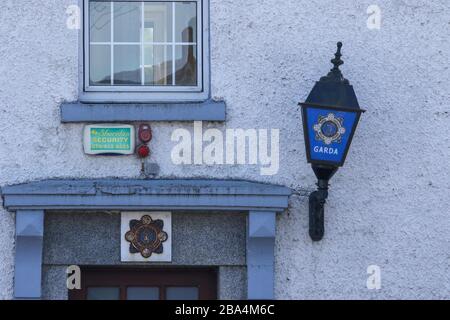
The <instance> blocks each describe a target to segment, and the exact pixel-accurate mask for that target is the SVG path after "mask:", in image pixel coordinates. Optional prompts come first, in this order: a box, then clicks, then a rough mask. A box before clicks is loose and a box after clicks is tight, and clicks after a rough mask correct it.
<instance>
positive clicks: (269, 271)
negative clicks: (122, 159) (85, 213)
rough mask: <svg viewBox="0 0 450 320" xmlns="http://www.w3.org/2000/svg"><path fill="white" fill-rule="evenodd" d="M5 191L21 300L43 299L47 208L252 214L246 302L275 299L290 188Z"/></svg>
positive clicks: (126, 183) (228, 184)
mask: <svg viewBox="0 0 450 320" xmlns="http://www.w3.org/2000/svg"><path fill="white" fill-rule="evenodd" d="M1 193H2V197H3V205H4V207H5V208H6V209H7V210H9V211H12V212H15V213H16V255H15V275H14V297H15V298H16V299H40V298H41V294H42V289H41V278H42V250H43V236H44V214H45V211H47V210H59V211H61V210H71V212H74V214H76V210H124V211H125V210H126V211H132V210H140V211H142V210H147V211H151V210H171V211H176V210H183V211H186V210H188V211H189V210H192V211H203V212H204V211H209V210H211V211H215V212H218V214H220V212H224V211H235V212H248V219H247V298H248V299H274V245H275V221H276V213H280V212H283V211H284V210H285V209H286V208H287V207H288V198H289V196H290V195H291V190H290V189H289V188H286V187H282V186H276V185H269V184H262V183H256V182H248V181H234V180H124V179H99V180H44V181H38V182H31V183H25V184H20V185H13V186H6V187H3V188H2V190H1ZM74 210H75V211H74Z"/></svg>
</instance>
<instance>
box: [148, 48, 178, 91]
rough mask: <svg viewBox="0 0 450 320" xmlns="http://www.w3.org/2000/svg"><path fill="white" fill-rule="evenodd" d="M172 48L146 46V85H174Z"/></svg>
mask: <svg viewBox="0 0 450 320" xmlns="http://www.w3.org/2000/svg"><path fill="white" fill-rule="evenodd" d="M171 56H172V46H161V45H153V46H152V45H145V46H144V61H145V84H146V85H155V86H165V85H172V61H171V60H172V59H170V58H169V57H171Z"/></svg>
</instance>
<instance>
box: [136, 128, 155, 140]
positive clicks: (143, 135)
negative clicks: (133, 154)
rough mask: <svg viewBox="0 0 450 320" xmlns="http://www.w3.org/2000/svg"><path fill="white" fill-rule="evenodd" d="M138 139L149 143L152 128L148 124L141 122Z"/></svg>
mask: <svg viewBox="0 0 450 320" xmlns="http://www.w3.org/2000/svg"><path fill="white" fill-rule="evenodd" d="M138 137H139V140H141V141H142V142H143V143H149V142H150V140H152V128H150V126H149V125H148V124H141V125H140V126H139V131H138Z"/></svg>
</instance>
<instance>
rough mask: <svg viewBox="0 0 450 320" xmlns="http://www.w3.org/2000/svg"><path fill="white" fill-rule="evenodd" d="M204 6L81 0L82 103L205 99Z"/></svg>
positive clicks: (200, 2)
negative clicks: (82, 28) (82, 50)
mask: <svg viewBox="0 0 450 320" xmlns="http://www.w3.org/2000/svg"><path fill="white" fill-rule="evenodd" d="M204 2H207V1H204V0H177V1H167V0H158V1H153V0H144V1H129V0H121V1H111V0H110V1H105V0H85V1H84V5H85V7H84V32H83V36H84V52H83V56H84V59H83V71H84V73H83V79H82V82H83V88H82V94H81V96H82V100H84V101H88V102H89V101H91V102H106V101H109V102H115V101H119V102H128V101H129V102H147V101H150V102H151V101H166V100H173V101H180V100H187V101H199V100H204V99H207V98H208V86H209V83H207V80H208V74H209V72H208V68H207V66H206V62H207V56H208V50H207V49H208V48H207V47H208V44H207V43H206V42H205V39H208V37H207V35H206V34H205V33H206V32H205V31H206V30H207V29H206V26H207V15H206V14H205V13H206V12H207V10H206V8H205V3H204Z"/></svg>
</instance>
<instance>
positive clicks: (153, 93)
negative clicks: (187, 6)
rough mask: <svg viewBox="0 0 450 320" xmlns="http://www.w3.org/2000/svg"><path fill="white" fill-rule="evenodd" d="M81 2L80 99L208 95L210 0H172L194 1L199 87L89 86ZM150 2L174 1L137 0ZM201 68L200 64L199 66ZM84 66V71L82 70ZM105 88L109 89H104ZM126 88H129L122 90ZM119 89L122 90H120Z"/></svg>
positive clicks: (116, 100)
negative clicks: (195, 4) (139, 88)
mask: <svg viewBox="0 0 450 320" xmlns="http://www.w3.org/2000/svg"><path fill="white" fill-rule="evenodd" d="M80 1H81V2H82V13H83V15H82V24H81V25H82V26H83V27H82V29H81V30H80V32H79V43H80V44H82V45H79V59H78V60H79V66H78V69H79V70H78V71H79V77H78V79H79V100H80V101H81V102H86V103H127V102H131V103H132V102H136V103H152V102H192V101H204V100H207V99H208V98H209V97H210V63H209V62H210V52H209V0H175V2H185V1H197V2H198V12H197V14H198V17H197V28H198V29H197V55H198V61H199V66H201V70H199V76H198V80H199V86H198V87H148V86H146V87H145V88H142V89H141V90H139V91H137V90H136V87H133V91H131V90H129V89H130V87H127V86H125V87H118V86H115V87H109V88H108V87H101V89H102V90H99V87H97V86H95V87H88V86H86V83H88V81H89V68H88V67H87V68H85V64H86V63H88V62H87V59H86V57H88V56H89V35H88V32H89V20H88V19H87V17H88V16H89V1H90V0H80ZM120 1H123V2H125V1H130V2H133V1H138V0H120ZM139 1H153V2H174V1H173V0H139ZM198 69H200V67H199V68H198ZM85 70H86V72H85ZM104 88H107V89H108V91H106V90H104ZM124 89H127V90H128V91H123V90H124ZM121 90H122V91H121Z"/></svg>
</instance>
